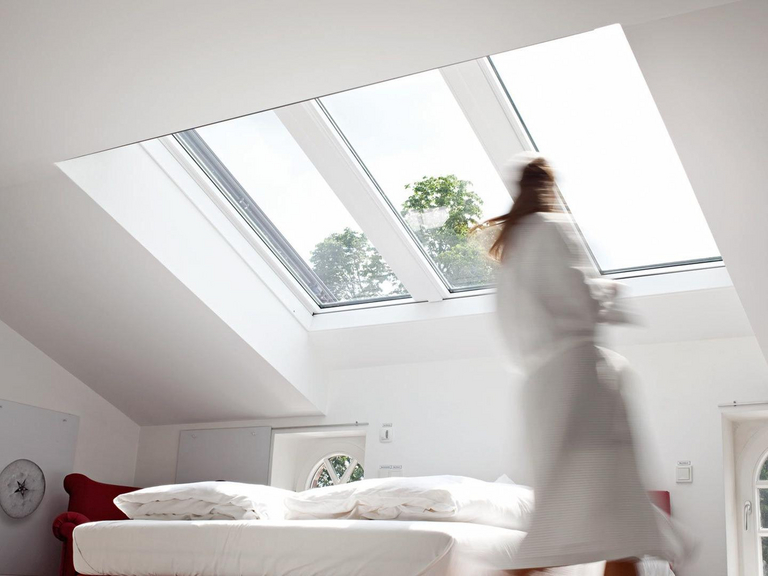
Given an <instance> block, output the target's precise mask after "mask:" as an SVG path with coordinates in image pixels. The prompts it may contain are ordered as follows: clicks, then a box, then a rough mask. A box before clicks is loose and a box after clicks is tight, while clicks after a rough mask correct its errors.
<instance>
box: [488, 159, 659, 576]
mask: <svg viewBox="0 0 768 576" xmlns="http://www.w3.org/2000/svg"><path fill="white" fill-rule="evenodd" d="M518 171H519V177H518V180H517V187H518V193H517V197H516V199H515V202H514V205H513V206H512V209H511V210H510V211H509V213H507V214H505V215H503V216H500V217H498V218H494V219H492V220H490V221H489V222H487V223H486V224H485V226H498V227H499V228H497V229H500V232H499V235H498V238H497V239H496V241H495V243H494V244H493V246H492V248H491V254H492V256H494V257H495V258H497V259H498V260H499V261H500V262H501V267H500V272H499V279H498V296H497V298H498V307H497V310H498V316H499V320H500V323H501V328H502V331H503V333H504V337H505V340H506V345H507V348H508V350H509V353H510V355H511V356H512V360H513V361H514V363H515V365H516V366H517V367H519V368H521V369H522V370H523V371H524V373H525V375H526V384H525V391H524V408H525V412H526V419H527V429H528V435H529V445H530V447H531V454H532V456H533V464H534V479H535V483H534V486H535V490H536V511H535V514H534V518H533V521H532V525H531V527H530V531H529V532H528V535H527V536H526V538H525V539H524V540H523V543H522V545H521V548H520V551H519V555H518V556H517V557H516V559H517V562H516V565H515V568H517V570H516V571H515V572H514V574H519V575H528V574H533V573H538V572H544V573H546V570H545V569H546V568H550V567H556V566H566V565H573V564H585V563H590V562H598V561H602V560H607V561H608V562H607V565H606V569H605V574H606V575H610V576H625V575H626V576H635V575H636V574H637V571H636V566H635V563H636V562H637V561H638V559H639V558H640V557H642V556H644V555H652V556H657V557H662V558H670V556H671V555H672V545H671V543H670V542H668V539H667V538H665V537H664V536H663V535H662V532H661V523H660V520H661V514H659V513H657V512H656V511H655V510H654V508H653V506H652V504H651V502H650V500H649V498H648V496H647V493H646V491H645V488H644V487H643V484H642V482H641V480H640V475H639V473H638V469H637V464H636V461H635V450H634V447H633V443H632V436H631V433H630V427H629V423H628V419H627V412H626V410H625V406H624V401H623V399H622V396H621V392H620V389H621V382H622V379H623V377H624V373H625V366H626V363H625V361H624V359H623V358H622V357H620V356H619V355H618V354H615V353H613V352H610V351H608V350H605V349H602V348H599V347H598V346H597V345H596V332H597V327H598V324H599V323H601V322H622V321H625V320H626V317H625V315H624V314H623V313H622V311H621V310H620V309H619V308H618V307H617V306H616V303H615V298H616V295H617V285H616V284H615V283H614V282H612V281H610V280H605V279H600V278H598V277H597V275H596V273H595V272H594V268H593V267H592V265H591V263H590V262H589V260H588V258H587V256H586V253H585V252H584V250H583V248H582V247H581V244H580V243H579V241H578V239H577V238H575V237H574V232H573V226H572V223H571V222H570V221H569V219H568V218H567V216H566V215H565V214H563V213H562V212H561V211H560V210H559V209H558V203H557V197H556V194H555V179H554V176H553V172H552V169H551V168H550V166H549V164H548V163H547V161H546V160H544V159H543V158H541V157H533V158H530V157H529V158H528V159H527V161H525V162H524V163H522V164H521V168H520V169H519V170H518Z"/></svg>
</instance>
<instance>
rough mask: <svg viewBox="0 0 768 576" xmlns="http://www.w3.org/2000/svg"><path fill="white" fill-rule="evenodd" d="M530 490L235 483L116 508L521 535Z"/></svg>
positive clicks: (465, 482) (437, 484)
mask: <svg viewBox="0 0 768 576" xmlns="http://www.w3.org/2000/svg"><path fill="white" fill-rule="evenodd" d="M533 504H534V500H533V490H532V489H531V488H529V487H527V486H519V485H517V484H515V483H514V482H512V481H511V480H510V479H509V478H507V477H506V476H502V477H501V478H499V479H498V480H497V481H496V482H484V481H482V480H477V479H474V478H467V477H464V476H420V477H413V478H377V479H373V480H361V481H360V482H352V483H349V484H343V485H340V486H332V487H328V488H318V489H314V490H307V491H305V492H298V493H297V492H292V491H290V490H283V489H280V488H274V487H271V486H262V485H258V484H242V483H239V482H196V483H193V484H174V485H170V486H155V487H152V488H145V489H143V490H137V491H136V492H129V493H127V494H121V495H120V496H118V497H117V498H115V505H116V506H117V507H118V508H119V509H120V510H122V511H123V513H125V515H126V516H128V517H129V518H133V519H144V520H284V519H288V520H299V519H329V518H330V519H341V518H343V519H361V520H424V521H440V522H471V523H475V524H486V525H490V526H499V527H502V528H509V529H512V530H526V529H527V528H528V525H529V522H530V518H531V515H532V513H533Z"/></svg>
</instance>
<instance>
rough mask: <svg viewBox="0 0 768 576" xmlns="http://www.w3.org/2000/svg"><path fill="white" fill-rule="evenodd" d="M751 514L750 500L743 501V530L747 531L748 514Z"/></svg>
mask: <svg viewBox="0 0 768 576" xmlns="http://www.w3.org/2000/svg"><path fill="white" fill-rule="evenodd" d="M750 514H752V502H750V501H749V500H747V501H746V502H744V530H745V531H747V532H749V515H750Z"/></svg>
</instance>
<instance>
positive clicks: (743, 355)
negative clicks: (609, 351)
mask: <svg viewBox="0 0 768 576" xmlns="http://www.w3.org/2000/svg"><path fill="white" fill-rule="evenodd" d="M620 351H621V352H622V353H623V354H624V355H626V356H627V358H629V360H630V362H632V365H633V367H634V369H635V371H636V372H637V375H638V379H637V383H636V385H635V386H634V389H633V393H632V398H633V399H634V406H635V413H636V414H637V415H638V416H639V418H640V419H641V420H640V421H641V422H644V423H645V425H644V426H643V427H642V428H641V429H639V432H640V436H641V437H640V438H639V440H640V442H641V444H642V446H643V448H644V449H645V457H646V458H645V461H646V462H647V463H649V464H650V465H649V466H647V467H646V471H647V482H648V486H649V487H651V488H654V489H659V490H669V491H670V492H671V497H672V514H673V515H674V516H675V517H676V518H677V519H679V520H680V521H681V522H683V523H684V524H685V525H686V526H687V527H688V528H689V529H690V530H691V531H692V532H693V535H694V536H695V537H696V539H697V540H698V551H697V555H696V556H695V558H694V559H693V560H692V562H691V563H690V564H689V565H686V566H685V567H684V569H682V570H680V571H679V573H680V574H681V575H683V576H686V575H690V576H694V575H695V576H710V575H711V576H721V575H723V574H725V573H726V554H725V495H724V485H723V436H722V430H721V413H720V410H719V408H718V405H719V404H725V403H729V402H732V401H734V400H738V401H751V400H761V399H763V398H765V397H766V396H768V387H766V382H768V367H767V366H766V364H765V361H764V360H763V357H762V353H761V350H760V347H759V346H758V343H757V341H756V339H755V338H751V337H750V338H729V339H721V340H702V341H697V342H678V343H669V344H654V345H644V346H631V347H626V348H623V349H620ZM678 460H690V461H691V462H692V464H693V479H694V480H693V483H692V484H676V483H675V480H674V473H675V464H676V462H677V461H678Z"/></svg>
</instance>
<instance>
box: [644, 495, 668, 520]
mask: <svg viewBox="0 0 768 576" xmlns="http://www.w3.org/2000/svg"><path fill="white" fill-rule="evenodd" d="M648 496H649V497H650V498H651V502H653V503H654V504H655V505H656V506H658V507H659V508H661V509H662V510H664V512H666V513H667V516H671V515H672V504H671V503H670V500H669V492H667V491H666V490H651V491H650V492H648Z"/></svg>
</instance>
